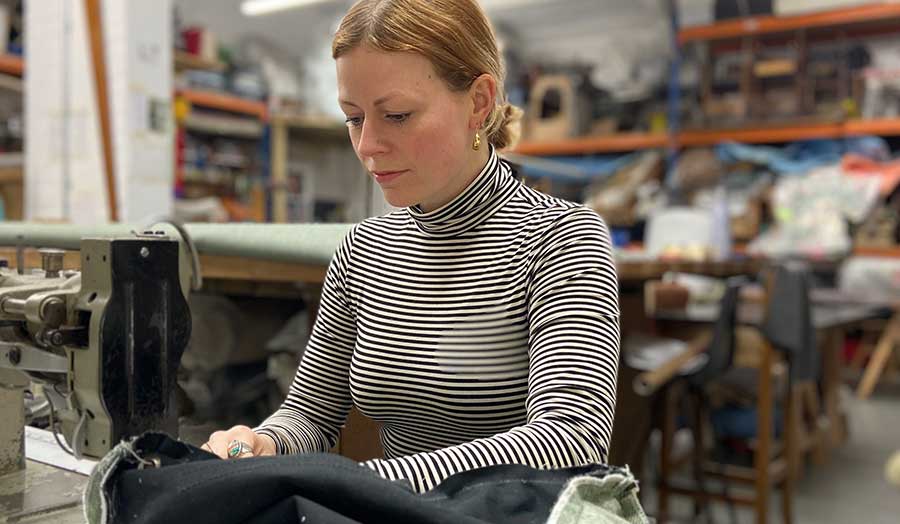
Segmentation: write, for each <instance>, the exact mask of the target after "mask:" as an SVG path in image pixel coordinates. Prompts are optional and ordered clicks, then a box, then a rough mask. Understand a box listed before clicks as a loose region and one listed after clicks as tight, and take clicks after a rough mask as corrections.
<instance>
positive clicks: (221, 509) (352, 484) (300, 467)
mask: <svg viewBox="0 0 900 524" xmlns="http://www.w3.org/2000/svg"><path fill="white" fill-rule="evenodd" d="M567 484H568V486H567ZM637 492H638V487H637V482H636V481H635V480H634V477H633V476H632V475H631V473H630V472H629V471H628V470H627V469H622V468H614V467H609V466H602V465H586V466H578V467H573V468H563V469H556V470H538V469H535V468H529V467H527V466H520V465H501V466H491V467H487V468H481V469H477V470H472V471H466V472H463V473H459V474H456V475H454V476H452V477H450V478H448V479H445V480H444V481H443V482H442V483H441V484H440V485H439V486H437V487H436V488H435V489H433V490H431V491H429V492H427V493H425V494H417V493H415V492H413V491H412V489H411V487H410V486H409V484H408V483H407V482H405V481H400V482H397V481H389V480H386V479H384V478H382V477H380V476H379V475H377V474H376V473H375V472H374V471H372V470H371V469H369V468H366V467H364V466H361V465H360V464H358V463H356V462H353V461H351V460H349V459H347V458H344V457H342V456H340V455H334V454H327V453H310V454H303V455H288V456H275V457H258V458H247V459H237V460H220V459H219V458H218V457H216V456H215V455H212V454H210V453H207V452H205V451H203V450H200V449H198V448H196V447H194V446H191V445H189V444H185V443H182V442H178V441H176V440H173V439H171V438H169V437H168V436H166V435H163V434H158V433H151V434H145V435H143V436H141V437H137V438H135V439H133V440H132V441H129V442H123V443H121V444H119V446H117V447H116V448H115V449H114V450H113V451H112V452H110V453H109V454H108V455H107V456H106V457H104V459H103V460H102V461H101V462H100V464H98V466H97V468H96V469H95V470H94V472H93V474H92V475H91V479H90V481H89V484H88V489H87V491H86V493H85V501H86V503H85V515H86V517H87V521H88V522H89V523H90V524H169V523H173V522H190V523H191V524H238V523H247V524H276V523H277V524H301V523H302V524H322V523H328V524H350V523H357V522H365V523H373V524H375V523H391V524H393V523H397V522H416V523H421V524H445V523H446V524H488V523H498V524H499V523H503V524H526V523H528V524H530V523H540V522H548V516H550V515H551V512H552V514H553V515H557V516H555V517H553V516H550V519H549V522H553V523H555V524H576V523H587V522H591V523H596V524H606V523H610V524H614V523H615V524H618V523H623V522H624V523H631V524H644V523H646V522H648V520H647V518H646V516H645V515H644V513H643V510H642V509H641V507H640V503H639V501H638V498H637ZM561 494H562V495H561ZM588 516H598V517H600V518H599V520H586V518H587V517H588Z"/></svg>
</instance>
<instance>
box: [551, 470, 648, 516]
mask: <svg viewBox="0 0 900 524" xmlns="http://www.w3.org/2000/svg"><path fill="white" fill-rule="evenodd" d="M637 493H638V487H637V482H636V481H635V480H634V477H633V476H632V475H631V472H630V471H629V470H628V468H625V469H621V470H617V471H615V472H612V473H609V474H607V475H606V476H605V477H602V478H598V477H576V478H573V479H572V480H570V481H569V483H568V484H567V485H566V487H565V488H564V489H563V491H562V492H561V493H560V495H559V499H557V501H556V504H555V505H554V506H553V510H552V511H551V512H550V517H549V518H548V519H547V524H647V523H649V522H650V520H649V519H648V518H647V515H646V514H645V513H644V509H643V508H642V507H641V503H640V501H639V500H638V496H637Z"/></svg>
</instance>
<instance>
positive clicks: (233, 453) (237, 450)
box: [228, 439, 253, 458]
mask: <svg viewBox="0 0 900 524" xmlns="http://www.w3.org/2000/svg"><path fill="white" fill-rule="evenodd" d="M252 454H253V447H252V446H250V444H247V443H246V442H244V441H243V440H237V439H235V440H232V441H231V442H229V443H228V458H236V457H240V456H242V455H252Z"/></svg>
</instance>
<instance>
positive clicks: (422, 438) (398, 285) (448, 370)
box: [205, 0, 619, 491]
mask: <svg viewBox="0 0 900 524" xmlns="http://www.w3.org/2000/svg"><path fill="white" fill-rule="evenodd" d="M333 56H334V59H335V62H336V65H337V75H338V91H339V93H338V95H339V101H340V104H341V107H342V108H343V111H344V112H345V113H346V115H347V125H348V127H349V133H350V139H351V141H352V143H353V148H354V150H355V151H356V154H357V156H358V157H359V159H360V161H361V162H362V163H363V165H364V166H365V168H366V169H367V171H368V172H369V174H370V176H372V177H374V179H375V181H376V182H378V184H379V185H380V186H381V188H382V190H383V192H384V195H385V198H386V199H387V200H388V202H390V203H391V204H392V205H394V206H396V207H403V208H405V209H403V210H401V211H396V212H394V213H391V214H388V215H385V216H382V217H378V218H373V219H369V220H366V221H364V222H362V223H361V224H358V225H357V226H355V227H354V228H353V230H352V231H351V232H350V233H349V234H348V236H347V237H346V239H344V241H343V243H342V245H341V246H340V247H339V249H338V250H337V253H336V254H335V255H334V258H333V260H332V262H331V264H330V266H329V269H328V273H327V276H326V279H325V283H324V286H323V293H322V301H321V306H320V309H319V313H318V318H317V319H316V323H315V327H314V329H313V333H312V335H311V337H310V340H309V344H308V346H307V349H306V352H305V354H304V356H303V358H302V361H301V363H300V365H299V368H298V370H297V375H296V378H295V380H294V383H293V385H292V387H291V391H290V393H289V394H288V397H287V399H286V400H285V402H284V404H283V405H282V406H281V408H280V409H279V410H278V411H276V412H275V413H274V414H273V415H272V416H270V417H269V418H268V419H267V420H266V421H265V422H263V423H262V424H261V425H260V426H259V427H257V428H254V429H250V428H248V427H245V426H237V427H234V428H232V429H230V430H228V431H220V432H216V433H214V434H213V435H212V436H211V437H210V439H209V442H208V443H207V444H205V446H206V447H207V449H210V450H211V451H213V452H214V453H216V454H218V455H220V456H222V457H229V456H231V457H235V456H238V457H240V456H252V455H273V454H277V453H302V452H324V451H327V450H328V449H329V448H331V446H332V445H333V444H334V443H335V441H336V439H337V437H338V433H339V431H340V428H341V426H342V425H343V423H344V420H345V418H346V416H347V413H348V411H349V410H350V408H351V405H355V406H357V408H358V409H359V410H360V411H361V412H362V413H363V414H365V415H367V416H369V417H370V418H372V419H374V420H377V421H379V422H381V424H382V433H381V437H382V443H383V445H384V450H385V456H386V458H385V459H377V460H371V461H368V462H366V463H365V465H367V466H369V467H371V468H373V469H374V470H376V471H377V472H379V473H380V474H381V475H382V476H384V477H386V478H388V479H401V478H402V479H406V480H408V481H410V482H411V483H412V485H413V486H414V487H415V488H416V489H417V490H418V491H427V490H429V489H431V488H432V487H434V486H435V485H436V484H438V483H439V482H440V481H441V480H443V479H444V478H446V477H448V476H450V475H452V474H454V473H457V472H461V471H465V470H469V469H474V468H478V467H484V466H489V465H494V464H508V463H518V464H525V465H529V466H533V467H537V468H559V467H567V466H572V465H578V464H585V463H597V462H604V461H605V460H606V453H607V448H608V444H609V440H610V433H611V427H612V420H613V413H614V409H615V391H616V389H615V385H616V372H617V365H618V351H619V346H618V343H619V317H618V315H619V312H618V305H617V281H616V275H615V268H614V266H613V261H612V257H611V252H610V242H609V236H608V232H607V229H606V226H605V225H604V223H603V221H602V220H601V219H600V217H599V216H598V215H597V214H596V213H594V212H593V211H591V210H589V209H586V208H584V207H581V206H578V205H575V204H571V203H569V202H565V201H562V200H558V199H555V198H551V197H548V196H545V195H543V194H540V193H538V192H536V191H533V190H531V189H528V188H526V187H525V186H523V185H522V184H520V183H519V182H517V181H516V180H515V179H513V178H512V177H511V175H510V168H509V166H508V165H507V164H506V163H505V162H504V161H503V160H501V159H500V158H499V157H498V156H497V150H498V149H503V148H507V147H509V146H511V142H512V140H513V137H512V135H513V133H512V131H511V128H512V127H513V126H514V125H515V123H516V122H515V121H516V120H517V118H518V114H519V112H518V110H516V109H515V108H513V107H511V106H510V105H508V104H507V103H506V102H505V96H504V95H503V93H502V92H501V90H500V89H499V86H500V85H502V82H503V77H504V72H503V67H502V65H501V62H500V58H499V56H498V51H497V45H496V42H495V39H494V35H493V33H492V30H491V27H490V25H489V23H488V21H487V19H486V17H485V15H484V13H483V11H482V10H481V8H480V7H479V6H478V4H477V2H476V1H475V0H361V1H360V2H358V3H357V4H356V5H354V6H353V7H352V8H351V9H350V11H349V12H348V13H347V15H346V16H345V18H344V19H343V21H342V22H341V25H340V27H339V28H338V31H337V34H336V35H335V38H334V43H333Z"/></svg>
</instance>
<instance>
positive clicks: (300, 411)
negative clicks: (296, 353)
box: [254, 229, 356, 453]
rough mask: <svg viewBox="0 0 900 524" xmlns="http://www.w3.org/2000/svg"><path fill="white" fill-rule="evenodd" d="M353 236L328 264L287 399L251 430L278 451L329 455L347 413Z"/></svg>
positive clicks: (353, 331)
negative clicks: (315, 310) (261, 435)
mask: <svg viewBox="0 0 900 524" xmlns="http://www.w3.org/2000/svg"><path fill="white" fill-rule="evenodd" d="M354 232H355V229H354V230H351V231H350V233H349V234H348V235H347V237H346V238H345V239H344V241H343V242H342V243H341V246H340V247H339V248H338V250H337V251H336V252H335V255H334V257H333V258H332V260H331V263H330V264H329V266H328V271H327V273H326V276H325V281H324V283H323V286H322V299H321V301H320V304H319V311H318V315H317V317H316V321H315V324H314V326H313V330H312V334H311V335H310V338H309V342H308V343H307V346H306V350H305V351H304V353H303V357H302V359H301V361H300V365H299V366H298V368H297V374H296V376H295V377H294V382H293V384H292V385H291V389H290V392H289V393H288V396H287V398H286V399H285V401H284V403H283V404H282V405H281V407H280V408H279V409H278V410H277V411H276V412H275V413H273V414H272V415H271V416H270V417H268V418H267V419H266V420H265V421H264V422H263V423H262V424H260V425H259V426H258V427H256V428H254V431H257V432H258V433H262V434H265V435H268V436H270V437H272V438H273V439H275V443H276V446H277V448H278V452H279V453H301V452H312V451H321V452H324V451H328V450H329V449H330V448H331V447H332V446H333V445H334V444H335V442H337V438H338V433H339V431H340V428H341V427H342V426H343V424H344V421H345V420H346V418H347V413H348V412H349V411H350V406H351V404H352V401H351V398H350V389H349V387H348V381H349V373H350V361H351V358H352V356H353V348H354V345H355V343H356V321H355V318H354V317H355V311H354V309H353V306H352V303H351V300H350V299H349V298H348V294H347V273H348V266H349V261H350V251H351V247H350V246H351V243H352V238H353V235H354Z"/></svg>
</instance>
